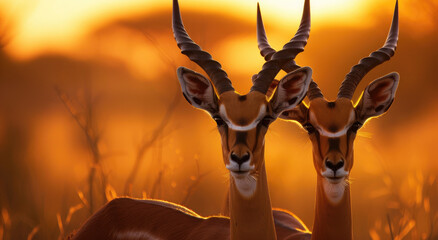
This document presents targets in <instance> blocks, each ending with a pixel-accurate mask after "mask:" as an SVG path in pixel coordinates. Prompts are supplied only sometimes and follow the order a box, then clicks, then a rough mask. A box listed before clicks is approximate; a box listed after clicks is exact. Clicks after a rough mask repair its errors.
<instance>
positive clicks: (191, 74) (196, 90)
mask: <svg viewBox="0 0 438 240" xmlns="http://www.w3.org/2000/svg"><path fill="white" fill-rule="evenodd" d="M177 75H178V80H179V83H180V84H181V90H182V92H183V95H184V97H185V99H186V100H187V101H188V102H189V103H190V104H192V105H193V106H194V107H196V108H200V109H203V110H206V111H208V112H210V113H215V112H217V109H218V97H217V95H216V93H215V91H214V88H213V85H212V84H211V82H210V81H209V80H208V79H207V78H206V77H204V76H202V75H201V74H199V73H197V72H195V71H192V70H190V69H187V68H185V67H179V68H178V70H177Z"/></svg>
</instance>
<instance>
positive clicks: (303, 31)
mask: <svg viewBox="0 0 438 240" xmlns="http://www.w3.org/2000/svg"><path fill="white" fill-rule="evenodd" d="M257 12H258V15H259V17H258V19H259V20H261V14H259V13H260V7H258V11H257ZM257 29H258V31H257V32H258V33H257V35H258V39H259V48H260V46H261V51H262V49H268V47H269V48H270V46H269V44H267V45H265V46H264V45H263V43H267V41H263V39H262V41H260V36H262V35H263V33H264V28H263V24H262V25H261V26H259V27H258V28H257ZM260 30H261V31H260ZM309 34H310V1H309V0H305V2H304V10H303V16H302V18H301V24H300V27H299V28H298V31H297V32H296V34H295V35H294V37H293V38H292V39H291V40H290V41H289V42H288V43H286V44H285V45H284V46H283V49H282V50H280V51H278V52H275V50H274V53H272V56H271V57H270V59H269V60H268V61H267V62H265V64H263V67H262V70H261V71H260V72H259V73H258V76H257V80H256V81H255V83H254V85H253V86H252V88H251V91H259V92H261V93H263V94H266V92H267V91H268V89H269V86H270V85H271V82H272V81H273V80H274V78H275V76H276V75H277V74H278V72H279V71H280V70H281V69H282V68H283V67H284V66H285V64H288V63H289V62H293V60H294V59H295V57H296V56H297V55H298V54H299V53H300V52H302V51H304V47H305V46H306V44H307V40H308V39H309ZM265 35H266V34H265ZM265 40H266V37H265ZM261 44H262V45H261ZM271 49H272V48H271ZM272 50H273V49H272ZM266 52H268V53H267V54H269V52H270V50H269V51H268V50H266Z"/></svg>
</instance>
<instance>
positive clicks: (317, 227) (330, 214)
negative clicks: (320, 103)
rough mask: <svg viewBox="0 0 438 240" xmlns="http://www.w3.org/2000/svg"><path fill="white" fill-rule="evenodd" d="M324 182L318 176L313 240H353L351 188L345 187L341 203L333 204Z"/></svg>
mask: <svg viewBox="0 0 438 240" xmlns="http://www.w3.org/2000/svg"><path fill="white" fill-rule="evenodd" d="M323 181H325V180H324V178H323V177H321V176H319V175H318V177H317V187H316V207H315V219H314V223H313V231H312V238H311V240H321V239H324V240H352V239H353V232H352V221H351V202H350V186H349V185H347V186H345V191H344V195H343V197H342V199H341V200H340V202H339V203H337V204H332V203H330V201H329V199H327V195H326V193H325V192H324V183H323Z"/></svg>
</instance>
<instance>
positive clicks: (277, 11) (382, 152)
mask: <svg viewBox="0 0 438 240" xmlns="http://www.w3.org/2000/svg"><path fill="white" fill-rule="evenodd" d="M257 2H260V6H261V10H262V14H263V20H264V23H265V27H266V32H267V35H268V38H269V42H270V43H271V45H272V46H273V47H274V48H276V49H278V48H280V47H282V46H283V44H285V43H286V42H287V41H288V40H289V39H290V38H291V37H292V36H293V34H294V33H295V31H296V30H297V28H298V25H299V21H300V18H301V13H302V7H303V3H304V0H259V1H257V0H180V1H179V4H180V9H181V13H182V18H183V21H184V23H185V25H186V29H187V32H188V33H189V35H190V36H191V38H192V39H193V40H194V41H196V42H197V43H198V44H199V45H200V46H201V47H202V48H203V49H204V50H206V51H208V52H209V53H210V54H211V55H212V56H213V58H214V59H215V60H217V61H219V62H220V63H221V65H222V66H223V69H224V70H226V72H227V73H228V75H229V77H230V79H231V80H232V83H233V86H234V87H235V89H236V91H238V92H240V93H242V94H245V93H247V92H248V91H249V89H250V86H251V84H252V83H251V76H252V75H253V74H255V73H257V72H258V71H260V69H261V67H262V65H263V63H264V59H263V58H262V57H261V56H260V53H259V51H258V49H257V40H256V6H257ZM310 2H311V14H312V30H311V33H310V39H309V41H308V44H307V46H306V48H305V51H304V52H303V53H300V54H299V55H298V57H297V59H296V61H297V63H298V64H299V65H301V66H310V67H311V68H312V69H313V76H312V77H313V79H314V80H315V82H317V83H318V85H319V86H320V88H321V89H322V92H323V93H324V96H325V97H326V98H327V99H329V100H333V99H334V98H335V96H336V94H337V91H338V88H339V86H340V84H341V82H342V80H343V79H344V77H345V74H346V73H348V71H349V70H350V68H351V67H352V66H353V65H354V64H356V63H357V62H358V61H359V60H360V59H361V58H363V57H366V56H368V55H369V54H370V53H371V52H372V51H374V50H376V49H377V48H379V47H381V46H382V44H383V43H384V41H385V38H386V36H387V33H388V29H389V27H390V24H391V20H392V15H393V11H394V5H395V0H310ZM171 3H172V1H171V0H0V37H2V38H0V40H1V41H2V42H1V43H2V44H6V45H5V47H4V48H0V211H1V213H2V214H1V215H0V240H1V239H3V240H10V239H26V238H28V236H29V234H30V233H32V232H33V231H34V230H35V228H38V229H37V233H36V235H35V238H33V239H34V240H35V239H44V240H46V239H56V238H57V237H58V236H65V233H68V232H70V231H73V230H74V229H77V228H78V227H79V226H80V224H82V223H83V222H84V221H85V219H86V218H87V217H88V216H89V214H90V211H89V209H88V206H87V204H85V203H84V202H83V200H84V199H85V200H87V199H90V197H89V196H90V195H93V194H90V193H89V192H88V190H89V189H90V186H91V188H92V189H93V184H94V195H95V196H99V197H100V199H99V198H98V199H97V200H96V199H95V200H94V201H95V205H96V206H100V205H102V204H104V203H105V202H106V200H108V199H109V198H108V197H107V195H106V194H107V193H108V192H107V190H108V189H110V190H111V192H112V193H117V194H118V196H121V195H123V193H124V188H125V182H127V179H128V175H129V174H130V173H131V172H133V166H135V165H134V162H135V161H136V159H137V156H138V154H139V152H140V150H139V149H140V146H141V145H142V144H144V142H145V141H147V140H148V139H149V138H150V137H151V136H152V133H154V132H155V131H158V132H159V135H158V136H159V137H157V139H156V140H155V141H154V142H153V143H152V144H151V145H150V148H149V149H148V150H147V151H146V152H145V154H144V155H143V156H142V157H140V159H141V160H142V161H143V163H142V164H141V165H140V167H138V168H136V169H135V170H137V171H138V176H137V179H136V180H135V181H134V183H133V190H132V194H129V196H131V197H143V196H144V195H146V196H148V197H151V198H153V197H155V198H159V199H164V200H168V201H172V202H176V203H181V199H183V198H184V196H185V195H186V194H187V188H188V186H190V185H191V184H193V183H194V182H196V180H197V174H199V173H206V172H207V173H208V174H207V175H206V177H205V178H204V179H202V181H201V182H199V185H197V186H196V187H194V188H193V189H194V190H193V195H191V196H190V198H189V199H188V201H187V202H186V206H187V207H189V208H191V209H193V210H194V211H196V212H197V213H199V214H201V215H204V216H207V215H211V214H218V213H219V210H220V209H221V207H222V205H223V203H224V199H225V195H226V191H227V187H228V185H227V184H228V174H227V170H226V168H225V166H224V164H223V159H222V152H221V144H220V137H219V133H218V131H217V130H216V125H215V122H214V120H213V119H211V117H210V116H208V114H205V112H202V111H199V110H197V109H195V108H194V107H193V106H191V105H190V104H188V103H187V102H186V101H185V100H184V98H183V96H182V94H181V88H180V85H179V82H178V80H177V77H176V74H175V72H176V71H175V70H176V69H177V67H178V66H185V67H188V68H190V69H193V70H195V71H198V72H201V73H203V72H202V69H200V67H198V66H196V64H194V63H193V62H190V61H189V60H188V58H187V57H186V56H184V55H183V54H181V53H180V50H179V49H178V47H177V45H176V43H175V41H174V39H173V36H172V30H171ZM437 23H438V1H437V0H424V1H423V0H421V1H419V0H401V1H400V38H399V42H398V46H397V51H396V53H395V55H394V57H392V58H391V60H390V61H388V62H385V63H383V64H381V65H380V66H378V67H376V68H375V69H373V70H372V71H371V72H369V73H368V74H367V76H366V77H365V78H364V79H363V80H362V81H361V83H360V84H359V86H358V88H357V91H356V93H355V95H354V100H356V99H357V98H358V97H359V95H360V94H361V92H362V91H363V90H364V89H365V87H366V86H367V85H368V84H369V83H370V82H371V81H372V80H373V79H377V78H379V77H381V76H384V75H386V74H388V73H390V72H399V73H400V76H401V77H400V84H399V87H398V90H397V94H396V98H395V101H394V104H393V105H392V106H391V108H390V110H389V111H388V113H387V114H385V115H383V116H381V117H379V118H377V119H372V120H370V121H368V122H367V124H366V125H365V126H364V127H363V129H361V130H360V131H359V133H358V137H357V139H356V140H355V145H354V152H355V162H354V169H353V170H352V175H351V184H352V201H353V209H352V212H353V223H354V227H353V229H354V234H355V237H356V239H369V238H370V237H372V239H373V240H381V239H389V228H388V227H387V224H386V222H387V216H388V215H391V219H393V220H394V223H393V225H394V230H395V231H398V232H400V231H401V230H403V229H402V228H403V227H404V226H406V225H405V224H406V223H407V222H406V221H414V222H415V223H416V225H415V227H414V228H411V229H409V231H408V233H409V234H408V235H407V236H408V237H407V238H403V239H415V240H418V239H427V238H425V237H424V236H425V235H424V234H425V233H427V231H428V229H429V226H430V224H429V222H428V221H429V219H432V218H435V219H437V222H438V180H435V179H438V161H436V159H437V158H436V143H437V140H436V133H437V132H438V127H437V124H436V119H438V97H437V94H436V92H437V91H438V81H437V79H436V68H437V59H438V47H437V43H438V29H437V27H436V24H437ZM2 35H3V36H2ZM284 74H285V73H284V72H280V73H279V75H278V76H277V78H278V79H279V78H280V77H281V76H282V75H284ZM63 97H64V98H63ZM65 99H69V101H66V100H65ZM174 99H176V100H175V101H176V104H175V101H174ZM305 101H307V99H306V100H305ZM168 109H170V110H168ZM166 111H169V112H170V116H169V115H166ZM74 114H76V118H75V116H74ZM165 117H167V119H165ZM78 119H79V120H78ZM165 120H166V121H167V122H166V123H167V125H166V126H165V127H163V128H161V129H160V128H158V130H157V126H161V125H160V124H161V123H163V122H165ZM81 121H82V122H83V121H90V126H92V128H93V131H95V132H94V133H96V136H98V140H99V141H98V144H96V145H95V148H97V149H98V152H99V154H97V155H98V157H99V159H100V160H99V161H100V164H98V165H99V170H101V172H100V174H101V178H102V179H103V178H104V177H107V179H108V182H107V185H104V183H103V181H102V184H101V181H100V178H98V176H97V175H99V174H97V175H96V178H95V181H94V182H91V184H90V182H89V181H88V179H89V178H88V177H89V174H90V172H91V169H93V167H95V166H96V165H95V163H94V162H93V161H94V156H95V155H94V153H92V152H91V151H90V149H91V148H90V146H89V142H87V137H86V134H84V131H83V129H82V128H81V127H80V126H78V122H81ZM93 131H92V132H93ZM265 140H266V159H267V160H266V168H267V174H268V179H269V187H270V192H271V199H272V203H273V206H274V207H280V208H285V209H287V210H290V211H292V212H294V213H296V214H297V215H298V216H299V217H300V218H301V219H302V220H303V221H304V222H305V223H306V225H307V226H308V227H309V228H311V227H312V223H313V218H314V200H315V186H316V183H315V182H316V177H315V176H316V172H315V169H314V166H313V160H312V144H311V142H310V141H309V139H308V134H307V133H306V132H305V131H304V130H303V129H302V128H301V127H299V126H298V125H297V124H295V123H292V122H286V121H282V120H276V121H275V122H274V123H273V124H272V125H271V126H270V128H269V131H268V133H267V135H266V138H265ZM197 171H198V172H197ZM157 179H158V180H157ZM157 182H158V183H159V184H157ZM99 184H101V185H99ZM156 186H158V187H156ZM17 189H18V190H17ZM153 189H155V190H153ZM101 190H104V192H105V196H103V195H102V191H101ZM91 192H93V191H91ZM81 194H82V195H81ZM117 194H116V195H117ZM109 195H111V194H109ZM81 196H82V197H81ZM82 198H83V199H82ZM74 206H80V207H81V208H78V210H77V212H75V213H74V214H73V217H72V218H71V223H70V224H67V223H66V222H65V221H64V230H65V231H64V232H63V231H61V230H60V229H59V222H58V223H57V216H60V218H61V220H65V219H66V216H67V214H68V213H69V212H70V211H71V209H72V207H74ZM419 209H420V210H421V209H423V210H424V211H423V210H422V213H421V214H418V215H417V214H416V213H417V212H418V211H419ZM410 212H412V216H414V217H412V216H411V215H409V216H408V215H406V214H407V213H410ZM5 216H10V219H11V220H10V222H11V223H9V224H3V223H4V222H5V220H4V219H5ZM410 217H412V219H411V218H410ZM416 217H417V218H416ZM429 217H430V218H429ZM8 218H9V217H8ZM414 218H415V219H414ZM58 219H59V218H58ZM403 221H405V222H403ZM437 224H438V223H437ZM435 229H438V227H435ZM435 232H436V235H437V236H438V233H437V231H436V230H435ZM2 233H4V236H6V237H4V238H2ZM376 236H377V237H376ZM379 236H380V238H379ZM420 236H421V237H420ZM426 236H427V235H426ZM29 239H32V238H29ZM400 239H401V238H400Z"/></svg>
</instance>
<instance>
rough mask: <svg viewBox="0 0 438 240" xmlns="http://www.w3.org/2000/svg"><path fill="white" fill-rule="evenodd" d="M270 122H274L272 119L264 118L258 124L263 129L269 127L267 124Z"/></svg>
mask: <svg viewBox="0 0 438 240" xmlns="http://www.w3.org/2000/svg"><path fill="white" fill-rule="evenodd" d="M272 121H274V118H273V117H271V116H266V117H264V118H263V119H262V120H261V121H260V123H261V124H262V125H263V126H265V127H269V124H271V122H272Z"/></svg>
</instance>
